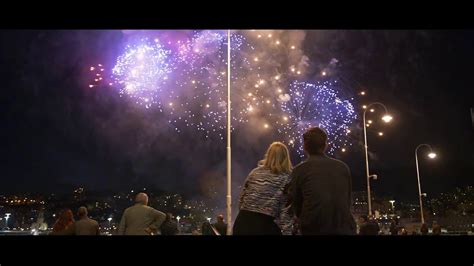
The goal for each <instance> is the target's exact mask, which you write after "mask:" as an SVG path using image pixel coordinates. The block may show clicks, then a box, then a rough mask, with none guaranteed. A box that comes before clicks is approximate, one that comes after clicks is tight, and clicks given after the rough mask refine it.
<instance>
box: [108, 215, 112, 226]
mask: <svg viewBox="0 0 474 266" xmlns="http://www.w3.org/2000/svg"><path fill="white" fill-rule="evenodd" d="M107 221H109V228H112V226H111V225H110V222H112V217H109V218H107Z"/></svg>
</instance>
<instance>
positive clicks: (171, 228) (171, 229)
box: [161, 213, 179, 236]
mask: <svg viewBox="0 0 474 266" xmlns="http://www.w3.org/2000/svg"><path fill="white" fill-rule="evenodd" d="M177 234H179V230H178V224H177V223H176V222H175V221H174V217H173V214H171V213H167V214H166V218H165V221H164V222H163V223H162V224H161V235H164V236H174V235H177Z"/></svg>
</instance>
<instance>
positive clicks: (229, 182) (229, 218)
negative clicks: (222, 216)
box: [226, 30, 232, 235]
mask: <svg viewBox="0 0 474 266" xmlns="http://www.w3.org/2000/svg"><path fill="white" fill-rule="evenodd" d="M230 104H231V101H230V30H227V197H226V205H227V235H231V233H232V226H231V221H232V196H231V190H232V177H231V173H232V172H231V154H232V153H231V142H230V131H231V128H230V121H231V114H230V111H231V109H230Z"/></svg>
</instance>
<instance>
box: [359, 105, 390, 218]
mask: <svg viewBox="0 0 474 266" xmlns="http://www.w3.org/2000/svg"><path fill="white" fill-rule="evenodd" d="M374 105H379V106H382V107H383V109H384V110H385V115H384V116H383V117H382V120H383V121H384V122H385V123H389V122H390V121H392V119H393V117H392V116H391V115H389V114H388V110H387V107H385V105H383V104H382V103H379V102H375V103H371V104H369V105H368V106H364V109H365V110H364V115H363V123H364V148H365V171H366V177H367V205H368V207H369V216H370V215H372V198H371V195H370V177H374V179H376V178H377V176H376V175H370V173H369V154H368V146H367V123H366V122H365V113H366V112H367V110H369V108H370V107H371V106H374ZM373 111H374V109H370V112H373Z"/></svg>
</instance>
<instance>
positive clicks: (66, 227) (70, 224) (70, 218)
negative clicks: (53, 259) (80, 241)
mask: <svg viewBox="0 0 474 266" xmlns="http://www.w3.org/2000/svg"><path fill="white" fill-rule="evenodd" d="M73 234H74V215H73V214H72V211H71V209H65V210H63V211H62V212H61V214H60V215H59V218H58V220H56V222H55V223H54V225H53V231H52V232H51V235H73Z"/></svg>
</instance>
